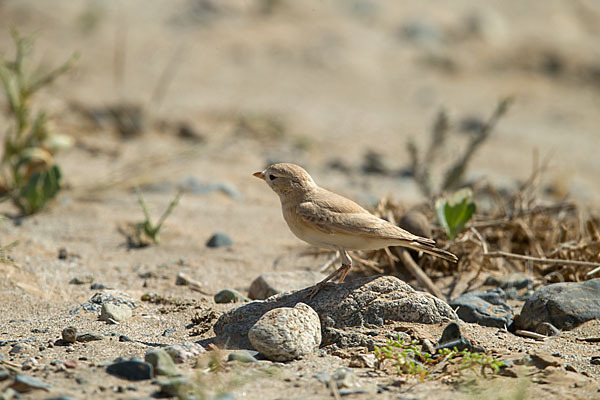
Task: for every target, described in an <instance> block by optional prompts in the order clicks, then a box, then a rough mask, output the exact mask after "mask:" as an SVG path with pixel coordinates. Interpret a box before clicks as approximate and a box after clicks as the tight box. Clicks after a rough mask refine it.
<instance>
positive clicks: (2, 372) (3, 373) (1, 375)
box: [0, 368, 10, 382]
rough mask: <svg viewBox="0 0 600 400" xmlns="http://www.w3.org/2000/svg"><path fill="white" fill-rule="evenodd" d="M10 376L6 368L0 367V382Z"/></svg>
mask: <svg viewBox="0 0 600 400" xmlns="http://www.w3.org/2000/svg"><path fill="white" fill-rule="evenodd" d="M8 378H10V372H8V370H7V369H4V368H0V382H2V381H5V380H7V379H8Z"/></svg>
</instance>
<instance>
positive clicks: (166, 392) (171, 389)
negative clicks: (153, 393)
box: [155, 376, 194, 399]
mask: <svg viewBox="0 0 600 400" xmlns="http://www.w3.org/2000/svg"><path fill="white" fill-rule="evenodd" d="M155 383H156V384H157V385H159V387H160V389H159V390H158V393H157V396H158V397H161V398H163V397H178V398H183V399H187V398H192V397H188V396H187V395H188V393H190V392H192V391H193V389H194V385H193V383H192V382H190V378H188V377H187V376H181V377H177V378H172V379H168V380H160V381H156V382H155Z"/></svg>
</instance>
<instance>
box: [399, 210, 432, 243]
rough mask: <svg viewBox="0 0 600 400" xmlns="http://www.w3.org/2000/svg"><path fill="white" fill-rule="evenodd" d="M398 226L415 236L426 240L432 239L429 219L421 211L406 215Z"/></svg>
mask: <svg viewBox="0 0 600 400" xmlns="http://www.w3.org/2000/svg"><path fill="white" fill-rule="evenodd" d="M398 226H399V227H400V228H402V229H406V230H407V231H409V232H410V233H413V234H415V235H418V236H422V237H426V238H430V237H431V225H430V224H429V219H428V218H427V217H426V216H425V214H423V213H422V212H420V211H417V210H411V211H409V212H407V213H406V214H404V215H403V216H402V218H400V221H399V222H398Z"/></svg>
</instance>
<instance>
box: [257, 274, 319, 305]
mask: <svg viewBox="0 0 600 400" xmlns="http://www.w3.org/2000/svg"><path fill="white" fill-rule="evenodd" d="M326 276H327V275H324V274H322V273H320V272H317V271H270V272H265V273H263V274H261V275H260V276H259V277H258V278H256V279H255V280H254V281H253V282H252V283H251V284H250V289H249V290H248V297H249V298H251V299H252V300H264V299H267V298H269V297H271V296H273V295H276V294H279V293H283V292H289V291H292V290H300V289H304V288H307V287H309V286H312V285H314V284H315V283H317V282H320V281H322V280H323V279H324V278H325V277H326Z"/></svg>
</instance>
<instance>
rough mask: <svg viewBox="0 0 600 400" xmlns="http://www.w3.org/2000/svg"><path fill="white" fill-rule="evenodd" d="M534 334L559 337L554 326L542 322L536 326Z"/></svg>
mask: <svg viewBox="0 0 600 400" xmlns="http://www.w3.org/2000/svg"><path fill="white" fill-rule="evenodd" d="M535 332H536V333H539V334H540V335H545V336H557V335H560V330H559V329H558V328H557V327H555V326H554V325H552V324H551V323H550V322H542V323H541V324H539V325H538V327H537V328H536V330H535Z"/></svg>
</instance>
